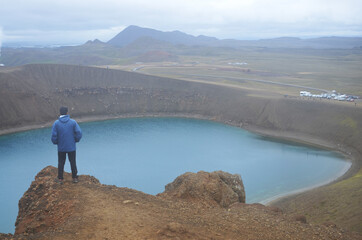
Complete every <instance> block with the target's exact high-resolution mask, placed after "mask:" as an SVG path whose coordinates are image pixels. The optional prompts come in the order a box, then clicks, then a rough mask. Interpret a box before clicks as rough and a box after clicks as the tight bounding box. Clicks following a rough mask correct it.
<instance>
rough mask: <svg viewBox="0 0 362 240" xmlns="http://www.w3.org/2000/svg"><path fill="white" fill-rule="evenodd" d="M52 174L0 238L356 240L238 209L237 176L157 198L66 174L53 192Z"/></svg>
mask: <svg viewBox="0 0 362 240" xmlns="http://www.w3.org/2000/svg"><path fill="white" fill-rule="evenodd" d="M56 175H57V169H56V168H54V167H51V166H49V167H46V168H44V169H43V170H42V171H41V172H39V173H38V175H37V176H36V177H35V180H34V181H33V182H32V183H31V186H30V187H29V189H28V191H26V193H25V194H24V196H23V197H22V198H21V200H20V202H19V216H18V218H17V221H16V232H15V235H11V234H0V239H23V240H24V239H37V240H38V239H55V240H60V239H87V240H89V239H132V240H137V239H185V240H186V239H195V240H206V239H215V240H222V239H296V240H299V239H300V240H302V239H303V240H305V239H336V240H342V239H349V240H357V239H361V235H358V234H355V233H351V232H348V231H344V230H342V229H339V228H338V227H336V226H335V225H322V226H317V225H312V224H309V223H306V222H305V221H303V222H301V220H300V219H299V218H298V219H297V218H296V217H295V216H288V215H286V214H284V213H282V212H281V211H280V210H279V209H277V208H275V207H273V208H271V207H266V206H263V205H261V204H245V203H242V202H243V201H245V194H244V191H243V185H242V181H241V178H240V176H239V175H231V174H229V173H225V172H220V171H219V172H212V173H207V172H199V173H186V174H184V175H181V176H180V177H178V178H176V180H175V181H174V182H173V183H170V184H168V185H167V187H166V191H165V192H164V193H162V194H160V195H158V196H153V195H148V194H145V193H142V192H139V191H136V190H133V189H128V188H119V187H116V186H109V185H102V184H100V183H99V181H98V180H97V179H95V178H94V177H91V176H86V175H81V176H79V180H80V181H79V183H77V184H73V183H72V178H71V174H70V173H65V175H64V179H65V180H64V184H62V185H60V184H59V183H56V182H55V181H54V179H55V178H56ZM192 185H194V186H192ZM188 191H189V192H188ZM186 196H187V197H186ZM225 207H227V208H225Z"/></svg>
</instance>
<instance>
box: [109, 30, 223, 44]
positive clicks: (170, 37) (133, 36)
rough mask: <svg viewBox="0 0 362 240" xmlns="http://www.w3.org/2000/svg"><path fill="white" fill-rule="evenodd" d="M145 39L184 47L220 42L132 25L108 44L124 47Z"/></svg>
mask: <svg viewBox="0 0 362 240" xmlns="http://www.w3.org/2000/svg"><path fill="white" fill-rule="evenodd" d="M144 37H150V38H153V39H155V40H160V41H165V42H169V43H172V44H183V45H204V44H209V43H212V42H216V41H218V39H217V38H214V37H206V36H198V37H195V36H192V35H189V34H186V33H183V32H180V31H172V32H162V31H159V30H154V29H151V28H142V27H138V26H134V25H132V26H129V27H127V28H126V29H124V30H123V31H122V32H120V33H119V34H117V35H116V36H115V37H114V38H112V39H111V40H109V41H108V42H107V43H108V44H110V45H113V46H118V47H123V46H126V45H128V44H130V43H132V42H134V41H136V40H138V39H139V38H144Z"/></svg>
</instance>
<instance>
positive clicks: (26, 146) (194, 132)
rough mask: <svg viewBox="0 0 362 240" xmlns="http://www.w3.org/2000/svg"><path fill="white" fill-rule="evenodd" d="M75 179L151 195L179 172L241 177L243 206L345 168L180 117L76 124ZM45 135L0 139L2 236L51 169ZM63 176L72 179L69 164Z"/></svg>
mask: <svg viewBox="0 0 362 240" xmlns="http://www.w3.org/2000/svg"><path fill="white" fill-rule="evenodd" d="M80 126H81V128H82V130H83V139H82V141H81V142H80V143H79V144H78V145H77V165H78V170H79V174H87V175H93V176H95V177H96V178H98V179H99V180H100V181H101V183H104V184H111V185H117V186H118V187H128V188H133V189H137V190H140V191H143V192H145V193H149V194H157V193H160V192H163V191H164V186H165V185H166V184H167V183H169V182H172V181H173V180H174V179H175V178H176V177H177V176H179V175H181V174H183V173H185V172H198V171H201V170H203V171H215V170H223V171H226V172H230V173H233V174H234V173H238V174H240V175H241V177H242V179H243V182H244V186H245V191H246V201H247V202H248V203H253V202H263V201H265V200H266V199H270V198H273V197H275V196H278V195H281V194H286V193H289V192H292V191H295V190H298V189H304V188H308V187H312V186H315V185H318V184H321V183H326V182H328V181H331V180H333V179H335V178H336V177H337V176H340V175H341V174H343V173H344V172H345V171H346V170H347V169H348V168H349V167H350V163H349V162H347V161H344V159H343V157H342V156H341V155H340V154H337V153H335V152H330V151H326V150H322V149H318V148H314V147H310V146H305V145H300V144H294V143H288V142H282V141H278V140H275V141H273V140H271V139H270V138H268V139H267V138H264V137H261V136H259V135H256V134H253V133H250V132H248V131H245V130H243V129H240V128H237V127H232V126H228V125H225V124H220V123H215V122H211V121H204V120H195V119H185V118H131V119H117V120H109V121H101V122H89V123H82V124H80ZM50 134H51V130H50V129H49V128H44V129H39V130H32V131H27V132H21V133H16V134H9V135H4V136H0V189H1V195H0V232H3V233H4V232H5V233H8V232H14V229H15V228H14V223H15V220H16V216H17V213H18V201H19V199H20V198H21V197H22V195H23V193H24V192H25V191H26V190H27V189H28V187H29V186H30V183H31V181H33V180H34V177H35V175H36V174H37V173H38V172H39V171H40V170H41V169H43V168H44V167H45V166H48V165H53V166H57V154H56V152H57V149H56V146H55V145H53V144H52V143H51V142H50ZM65 170H66V171H68V172H70V167H69V161H68V160H67V163H66V167H65Z"/></svg>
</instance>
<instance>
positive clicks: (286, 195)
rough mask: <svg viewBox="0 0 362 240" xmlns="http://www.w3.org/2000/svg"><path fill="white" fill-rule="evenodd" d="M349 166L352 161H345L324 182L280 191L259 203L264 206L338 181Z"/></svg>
mask: <svg viewBox="0 0 362 240" xmlns="http://www.w3.org/2000/svg"><path fill="white" fill-rule="evenodd" d="M348 163H349V164H348ZM351 167H352V163H351V162H347V164H346V166H345V167H344V168H343V169H342V170H341V171H340V172H339V173H337V174H336V175H335V176H333V177H331V178H330V179H327V180H326V181H324V182H321V183H317V184H315V185H312V186H309V187H304V188H300V189H296V190H293V191H290V192H286V193H281V194H278V195H276V196H274V197H270V198H267V199H265V200H262V201H260V202H259V203H261V204H263V205H266V206H271V205H273V204H274V203H277V202H279V201H280V200H282V199H285V198H289V197H293V196H294V195H298V194H302V193H305V192H308V191H311V190H314V189H317V188H319V187H324V186H328V185H330V184H333V183H336V182H338V179H339V178H341V177H342V176H344V175H345V174H346V173H347V172H348V171H349V170H350V168H351Z"/></svg>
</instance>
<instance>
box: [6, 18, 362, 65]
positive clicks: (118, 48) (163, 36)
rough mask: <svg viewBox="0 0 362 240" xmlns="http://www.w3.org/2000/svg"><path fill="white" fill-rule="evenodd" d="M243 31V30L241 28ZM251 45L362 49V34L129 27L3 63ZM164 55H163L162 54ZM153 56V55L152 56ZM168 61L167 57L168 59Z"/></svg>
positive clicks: (93, 60) (221, 50)
mask: <svg viewBox="0 0 362 240" xmlns="http://www.w3.org/2000/svg"><path fill="white" fill-rule="evenodd" d="M241 31H242V30H241ZM250 48H260V49H263V51H290V50H291V49H294V50H293V51H298V52H300V51H303V52H304V51H305V50H306V49H308V51H314V50H318V51H322V50H324V49H326V50H329V49H340V50H343V51H355V50H360V49H362V38H361V37H352V38H350V37H322V38H313V39H300V38H295V37H281V38H274V39H261V40H235V39H223V40H219V39H217V38H214V37H208V36H202V35H201V36H193V35H190V34H187V33H183V32H180V31H172V32H162V31H159V30H155V29H151V28H142V27H138V26H133V25H132V26H129V27H127V28H126V29H124V30H123V31H121V32H120V33H118V34H117V35H116V36H115V37H113V38H112V39H110V40H109V41H108V42H102V41H100V40H98V39H95V40H93V41H92V40H89V41H87V42H86V43H84V44H82V45H78V46H64V47H53V48H50V47H45V48H44V47H33V48H29V47H26V48H25V47H21V48H10V47H3V48H2V51H1V52H2V54H1V56H0V63H1V64H4V65H5V66H18V65H24V64H29V63H65V64H77V65H78V64H81V65H110V64H119V63H120V62H125V61H126V62H129V63H130V62H134V61H143V60H142V58H143V57H145V58H147V59H145V60H144V61H151V60H152V61H156V59H157V60H160V59H168V60H170V59H177V56H182V55H187V56H190V55H193V56H219V55H220V54H231V53H232V54H234V53H235V52H236V51H241V50H245V49H250ZM160 54H161V55H162V56H163V57H161V56H160ZM151 55H152V57H150V56H151ZM165 61H166V60H165Z"/></svg>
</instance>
